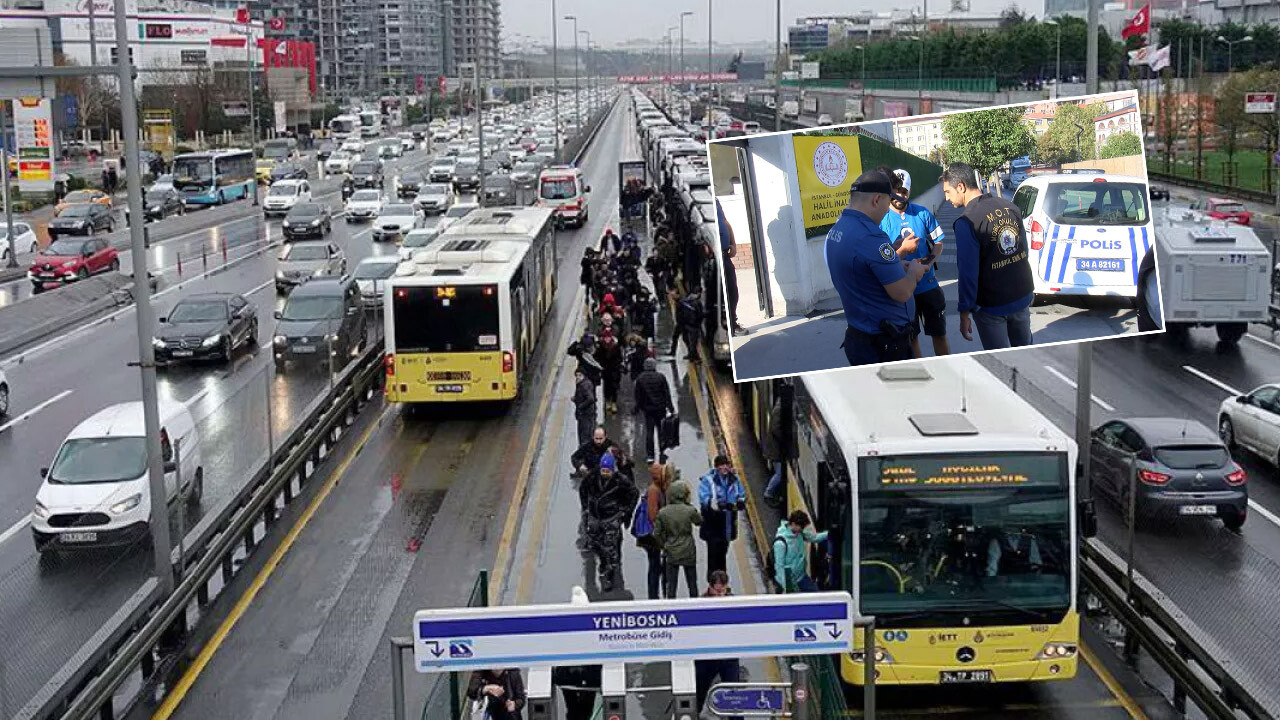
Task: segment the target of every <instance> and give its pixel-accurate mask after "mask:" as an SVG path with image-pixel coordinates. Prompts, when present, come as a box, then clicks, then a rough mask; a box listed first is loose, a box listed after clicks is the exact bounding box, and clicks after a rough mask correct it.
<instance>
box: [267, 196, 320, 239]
mask: <svg viewBox="0 0 1280 720" xmlns="http://www.w3.org/2000/svg"><path fill="white" fill-rule="evenodd" d="M332 224H333V218H332V217H331V215H330V213H329V206H328V205H321V204H320V203H298V204H297V205H294V206H293V209H292V210H290V211H289V214H288V215H285V216H284V222H282V223H280V229H281V230H282V231H283V232H284V239H285V240H297V239H299V238H311V237H317V238H318V237H324V236H325V235H328V234H329V230H330V229H331V228H332Z"/></svg>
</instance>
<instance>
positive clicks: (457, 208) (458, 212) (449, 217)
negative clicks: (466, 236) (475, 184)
mask: <svg viewBox="0 0 1280 720" xmlns="http://www.w3.org/2000/svg"><path fill="white" fill-rule="evenodd" d="M479 207H480V204H479V203H474V202H465V203H454V205H453V207H451V208H449V209H448V210H446V211H445V213H444V217H442V218H440V222H438V223H436V229H437V230H439V231H440V232H442V233H443V232H444V231H445V230H448V229H449V226H450V225H452V224H454V223H456V222H458V221H459V220H461V219H462V218H464V217H466V216H467V215H469V214H471V211H472V210H475V209H477V208H479Z"/></svg>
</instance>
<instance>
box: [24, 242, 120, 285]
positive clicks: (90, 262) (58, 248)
mask: <svg viewBox="0 0 1280 720" xmlns="http://www.w3.org/2000/svg"><path fill="white" fill-rule="evenodd" d="M119 269H120V256H119V254H118V253H117V252H116V249H115V248H113V247H111V245H110V244H108V243H107V241H106V240H103V239H102V238H88V239H83V240H77V239H72V238H59V239H57V240H54V241H53V242H52V243H50V244H49V247H47V248H45V249H44V250H42V251H40V252H39V253H37V254H36V257H35V260H34V261H32V263H31V268H30V269H29V270H27V278H28V279H29V280H31V284H32V285H33V286H35V292H41V291H43V290H44V289H45V288H47V287H50V286H58V285H61V284H63V283H67V282H73V281H76V280H84V279H85V278H87V277H89V276H90V275H96V274H98V273H103V272H114V271H116V270H119Z"/></svg>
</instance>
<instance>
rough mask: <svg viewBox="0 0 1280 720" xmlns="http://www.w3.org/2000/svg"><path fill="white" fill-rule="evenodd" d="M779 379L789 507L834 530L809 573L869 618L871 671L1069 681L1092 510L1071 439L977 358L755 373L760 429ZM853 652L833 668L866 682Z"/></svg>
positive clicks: (934, 681) (890, 677)
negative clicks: (1081, 558) (1082, 499)
mask: <svg viewBox="0 0 1280 720" xmlns="http://www.w3.org/2000/svg"><path fill="white" fill-rule="evenodd" d="M783 384H790V385H791V389H790V390H791V394H793V398H792V399H791V400H790V402H792V403H793V410H794V418H795V423H794V427H795V431H794V433H795V435H794V438H793V439H794V445H793V446H794V447H795V449H796V452H795V453H794V455H795V458H794V459H792V460H789V461H788V463H787V472H788V474H789V477H790V478H791V479H792V480H793V481H794V482H789V483H788V496H787V504H788V511H791V510H796V509H806V510H807V511H808V512H809V514H810V515H811V516H813V517H814V518H815V521H816V525H817V526H818V527H819V528H822V529H827V530H829V531H830V532H831V536H830V538H829V541H828V546H827V547H828V549H829V551H830V552H829V553H826V554H817V553H815V554H814V555H813V558H812V559H811V565H810V572H811V575H813V576H814V577H815V579H817V580H818V581H819V585H820V586H822V587H824V588H825V589H832V590H847V591H849V592H851V593H852V594H853V597H854V598H855V599H856V602H858V603H859V610H860V611H861V612H862V613H863V614H865V615H874V616H875V618H876V640H877V643H876V647H875V650H874V651H875V653H876V656H877V669H878V676H879V680H878V682H879V683H882V684H890V685H892V684H904V685H905V684H917V685H938V684H952V683H992V682H1026V681H1038V680H1058V679H1066V678H1071V677H1073V676H1074V675H1075V674H1076V663H1077V657H1078V642H1079V627H1078V626H1079V616H1078V614H1077V609H1076V604H1075V598H1076V585H1077V566H1076V533H1077V530H1076V524H1077V517H1078V516H1081V517H1083V518H1084V522H1083V526H1084V527H1091V526H1092V524H1093V520H1092V506H1091V505H1088V504H1085V505H1081V506H1079V507H1078V506H1077V505H1076V501H1075V499H1074V498H1075V469H1076V449H1075V445H1074V444H1073V443H1072V441H1071V439H1070V438H1069V437H1068V436H1067V435H1065V434H1064V433H1062V432H1061V431H1060V430H1058V429H1057V428H1056V427H1055V426H1054V425H1053V424H1052V423H1051V422H1050V421H1049V420H1048V419H1046V418H1045V417H1044V416H1043V415H1041V414H1040V413H1039V412H1037V411H1036V410H1035V409H1034V408H1032V407H1031V405H1029V404H1028V403H1027V402H1026V401H1024V400H1023V399H1022V398H1020V397H1018V395H1017V394H1016V393H1014V392H1013V391H1012V390H1010V389H1009V388H1008V387H1006V386H1005V385H1004V384H1003V383H1002V382H1000V380H999V379H997V378H996V377H995V376H993V375H992V374H991V373H989V372H988V371H987V370H986V369H984V368H983V367H982V366H981V365H979V364H978V362H977V361H975V360H973V359H971V358H965V357H953V358H948V359H945V360H930V361H923V362H919V363H914V364H906V365H895V366H884V367H880V368H850V369H848V370H842V371H838V372H829V373H818V374H810V375H805V376H803V377H800V378H797V379H790V378H787V379H778V380H767V381H760V382H757V383H753V384H752V387H751V388H750V390H744V392H747V393H748V394H749V397H748V398H747V405H746V406H747V407H749V408H751V409H752V410H751V412H750V415H751V421H752V426H753V430H754V431H755V432H756V433H757V436H758V437H763V436H764V433H767V432H768V431H769V428H768V423H769V416H770V408H771V404H772V403H773V401H774V399H775V398H782V399H783V402H787V401H788V400H787V399H786V398H787V397H788V393H787V392H784V389H783V388H782V385H783ZM827 558H829V560H827ZM855 570H856V572H855ZM854 647H855V651H854V652H853V653H851V654H848V655H845V656H844V657H843V662H842V663H841V672H842V675H843V677H844V678H845V680H846V682H849V683H851V684H855V685H859V684H862V681H863V676H862V672H863V669H862V666H861V664H860V663H861V661H862V657H863V648H864V645H863V643H862V635H861V634H859V635H858V636H857V637H856V640H855V644H854Z"/></svg>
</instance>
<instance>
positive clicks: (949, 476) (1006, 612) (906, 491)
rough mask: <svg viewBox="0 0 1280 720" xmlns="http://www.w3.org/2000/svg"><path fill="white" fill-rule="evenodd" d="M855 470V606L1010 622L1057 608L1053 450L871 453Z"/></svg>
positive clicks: (1063, 547)
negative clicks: (857, 598)
mask: <svg viewBox="0 0 1280 720" xmlns="http://www.w3.org/2000/svg"><path fill="white" fill-rule="evenodd" d="M859 468H860V469H859V485H860V489H859V499H858V502H859V508H858V527H859V538H860V554H861V557H860V558H859V579H860V591H861V598H862V612H864V613H866V614H874V615H876V616H877V617H885V618H888V619H893V618H899V619H900V620H909V619H910V618H912V617H914V616H919V617H920V618H921V621H922V622H926V623H927V622H938V621H939V619H938V615H940V614H949V613H956V614H959V615H962V616H963V617H966V618H970V619H972V620H975V621H976V620H978V619H981V618H983V617H984V616H985V617H987V618H989V619H991V620H992V621H993V622H994V621H996V620H995V618H996V617H998V618H1000V620H999V621H998V622H1006V623H1008V624H1018V623H1034V622H1050V621H1057V620H1058V619H1060V618H1059V617H1058V616H1059V615H1060V614H1061V613H1062V612H1063V611H1065V610H1066V608H1067V607H1069V605H1070V602H1071V580H1070V570H1071V552H1072V550H1071V547H1072V545H1071V535H1070V508H1071V497H1070V494H1069V490H1068V483H1067V479H1068V476H1067V467H1066V456H1065V455H1063V454H1060V453H982V454H976V455H974V454H966V455H921V456H910V457H905V456H897V457H894V456H881V457H868V458H862V459H861V460H860V465H859ZM944 622H945V621H944ZM984 624H991V622H987V623H984Z"/></svg>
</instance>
